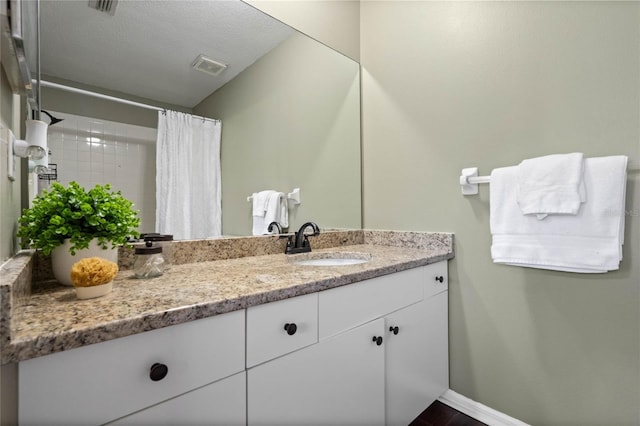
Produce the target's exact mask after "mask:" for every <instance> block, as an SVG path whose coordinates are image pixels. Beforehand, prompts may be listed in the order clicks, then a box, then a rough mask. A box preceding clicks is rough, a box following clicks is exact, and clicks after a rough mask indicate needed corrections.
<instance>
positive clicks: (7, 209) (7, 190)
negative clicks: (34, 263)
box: [0, 67, 22, 264]
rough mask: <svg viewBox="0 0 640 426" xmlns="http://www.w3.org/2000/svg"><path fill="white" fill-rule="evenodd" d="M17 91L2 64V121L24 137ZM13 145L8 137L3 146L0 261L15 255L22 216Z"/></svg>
mask: <svg viewBox="0 0 640 426" xmlns="http://www.w3.org/2000/svg"><path fill="white" fill-rule="evenodd" d="M15 121H16V120H14V111H13V91H12V90H11V87H10V85H9V81H8V80H7V76H6V74H5V71H4V68H2V67H0V122H1V123H2V126H5V127H6V128H9V129H11V130H13V132H14V134H15V135H16V137H22V135H21V134H20V132H19V130H20V129H16V128H12V126H13V125H14V122H15ZM10 149H11V147H10V146H9V143H8V141H3V143H2V146H0V217H2V220H0V264H1V263H3V262H4V261H5V260H7V259H8V258H10V257H11V256H13V255H14V254H15V252H16V250H17V240H16V237H15V233H16V227H17V221H18V217H20V211H21V209H20V188H21V185H20V173H21V163H22V160H20V159H19V158H17V157H16V170H15V171H16V176H17V179H18V180H16V181H14V182H12V181H10V180H9V179H7V172H8V167H7V157H8V155H9V151H10Z"/></svg>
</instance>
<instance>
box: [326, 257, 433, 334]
mask: <svg viewBox="0 0 640 426" xmlns="http://www.w3.org/2000/svg"><path fill="white" fill-rule="evenodd" d="M423 287H424V268H422V267H420V268H414V269H408V270H406V271H402V272H398V273H395V274H390V275H384V276H381V277H377V278H372V279H369V280H366V281H362V282H359V283H355V284H349V285H346V286H343V287H338V288H334V289H331V290H326V291H322V292H320V293H319V298H318V314H319V318H320V320H319V321H320V322H319V331H318V335H319V338H320V339H321V340H322V339H325V338H327V337H330V336H333V335H335V334H338V333H341V332H343V331H345V330H349V329H351V328H354V327H356V326H358V325H361V324H364V323H366V322H368V321H371V320H374V319H376V318H380V317H382V316H384V315H386V314H388V313H391V312H393V311H396V310H398V309H400V308H403V307H405V306H408V305H411V304H413V303H416V302H419V301H421V300H422V298H423V294H424V288H423Z"/></svg>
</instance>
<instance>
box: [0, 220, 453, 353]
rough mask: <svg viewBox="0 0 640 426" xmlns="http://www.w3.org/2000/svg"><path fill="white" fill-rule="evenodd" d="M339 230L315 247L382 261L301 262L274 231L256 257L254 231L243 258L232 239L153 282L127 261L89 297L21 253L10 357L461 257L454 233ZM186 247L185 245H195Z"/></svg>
mask: <svg viewBox="0 0 640 426" xmlns="http://www.w3.org/2000/svg"><path fill="white" fill-rule="evenodd" d="M354 232H355V234H354ZM321 235H322V234H321ZM333 237H334V238H335V239H336V241H325V244H318V246H326V247H324V248H322V247H321V248H314V250H313V253H322V252H341V253H345V252H358V253H369V254H371V255H372V259H371V260H370V261H369V262H367V263H362V264H356V265H343V266H322V267H315V266H301V265H295V264H293V263H292V260H293V259H294V258H295V257H296V256H300V255H285V254H283V251H284V250H283V247H284V246H283V244H284V242H282V240H280V242H278V239H277V238H274V237H271V239H270V242H269V244H276V245H277V246H278V247H277V249H278V250H281V251H280V253H276V254H261V255H255V251H254V252H252V251H251V250H247V244H248V243H247V242H246V240H248V239H247V238H244V239H238V241H237V244H238V245H240V246H241V250H240V252H241V256H242V257H240V255H239V256H236V257H232V258H228V257H230V255H229V251H230V250H229V247H231V246H225V247H227V249H228V250H225V253H226V254H225V255H224V256H218V257H216V256H213V257H214V258H218V259H219V260H202V259H203V258H202V257H197V259H198V260H197V261H196V262H193V263H185V262H176V263H180V264H174V265H172V267H171V269H170V270H169V271H167V272H165V274H164V275H163V276H161V277H158V278H153V279H149V280H138V279H135V278H133V273H132V271H130V270H126V269H124V270H121V272H120V273H119V274H118V276H117V277H116V279H115V280H114V286H113V291H112V292H111V293H109V294H107V295H106V296H104V297H100V298H96V299H89V300H78V299H77V298H76V296H75V290H74V289H73V288H72V287H65V286H60V285H58V284H57V283H54V284H51V283H49V284H46V285H39V286H36V285H34V286H33V288H31V286H30V281H31V279H32V271H31V267H28V266H29V265H28V264H29V263H30V261H31V260H30V259H31V257H32V256H27V255H23V256H16V258H14V259H13V260H12V261H11V262H8V264H6V265H5V266H4V267H3V268H2V270H0V273H1V274H2V275H0V277H1V278H2V284H1V285H0V308H1V309H2V314H1V315H0V351H1V354H2V358H1V361H2V364H5V363H12V362H19V361H23V360H27V359H31V358H35V357H39V356H43V355H47V354H51V353H55V352H60V351H64V350H67V349H72V348H76V347H80V346H83V345H88V344H92V343H98V342H103V341H107V340H110V339H115V338H118V337H123V336H128V335H131V334H136V333H141V332H144V331H148V330H153V329H157V328H162V327H166V326H169V325H174V324H180V323H184V322H188V321H192V320H196V319H200V318H206V317H209V316H213V315H217V314H222V313H226V312H230V311H234V310H238V309H244V308H247V307H251V306H255V305H259V304H262V303H267V302H272V301H276V300H282V299H287V298H290V297H295V296H299V295H303V294H308V293H313V292H317V291H322V290H326V289H329V288H333V287H338V286H342V285H346V284H350V283H353V282H357V281H362V280H366V279H369V278H373V277H376V276H380V275H385V274H390V273H394V272H398V271H401V270H405V269H410V268H415V267H418V266H422V265H426V264H429V263H434V262H438V261H441V260H445V259H450V258H452V257H453V235H452V234H446V233H415V232H393V231H350V232H349V233H347V234H345V233H337V234H335V235H334V236H333ZM256 238H261V237H256ZM325 238H329V237H327V236H325ZM249 239H250V238H249ZM264 241H267V240H264ZM274 241H275V243H274ZM313 242H314V241H313V240H312V247H315V246H314V245H313ZM354 242H355V243H354ZM254 243H255V242H253V243H251V244H254ZM194 244H195V246H194V247H196V248H194V250H196V251H198V252H202V251H203V247H202V244H205V243H203V242H194ZM224 244H227V245H228V242H225V243H224ZM232 245H233V244H232ZM281 246H282V247H281ZM186 247H187V245H186V244H185V247H184V249H185V250H187V248H186ZM231 251H232V250H231ZM258 253H260V250H258ZM177 254H178V255H179V253H177ZM250 254H254V255H250ZM186 257H188V256H186ZM220 257H223V258H222V259H220ZM205 258H206V257H205Z"/></svg>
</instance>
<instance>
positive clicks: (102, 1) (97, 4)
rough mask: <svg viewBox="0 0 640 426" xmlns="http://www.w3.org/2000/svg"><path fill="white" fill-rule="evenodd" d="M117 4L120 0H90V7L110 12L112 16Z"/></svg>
mask: <svg viewBox="0 0 640 426" xmlns="http://www.w3.org/2000/svg"><path fill="white" fill-rule="evenodd" d="M117 5H118V0H89V7H90V8H92V9H96V10H99V11H100V12H104V13H108V14H109V15H111V16H113V15H115V13H116V6H117Z"/></svg>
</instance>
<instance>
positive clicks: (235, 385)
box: [109, 372, 246, 426]
mask: <svg viewBox="0 0 640 426" xmlns="http://www.w3.org/2000/svg"><path fill="white" fill-rule="evenodd" d="M109 424H113V425H182V424H194V425H229V426H231V425H245V424H246V376H245V373H244V372H242V373H238V374H236V375H233V376H231V377H227V378H226V379H223V380H220V381H218V382H215V383H212V384H210V385H207V386H203V387H202V388H200V389H196V390H194V391H191V392H188V393H186V394H184V395H180V396H178V397H176V398H173V399H170V400H169V401H166V402H163V403H161V404H158V405H154V406H153V407H150V408H147V409H146V410H142V411H139V412H137V413H135V414H132V415H130V416H127V417H124V418H122V419H119V420H116V421H115V422H113V423H109Z"/></svg>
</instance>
